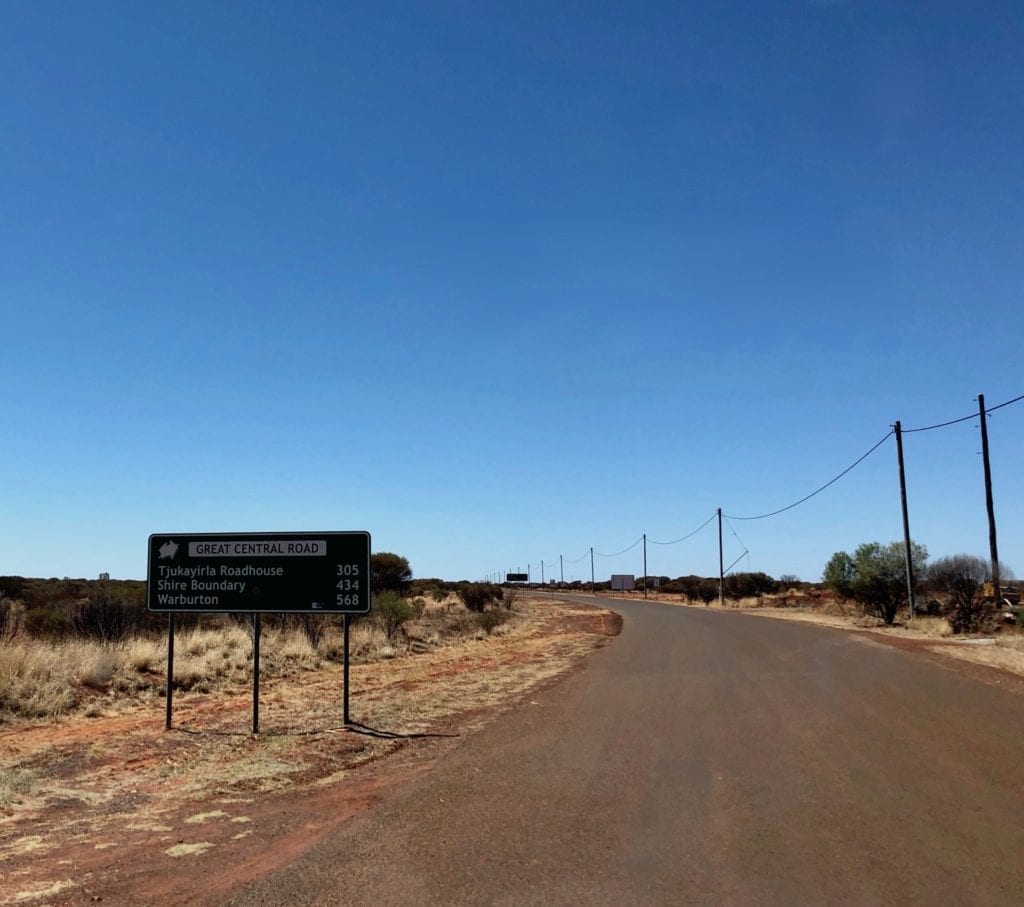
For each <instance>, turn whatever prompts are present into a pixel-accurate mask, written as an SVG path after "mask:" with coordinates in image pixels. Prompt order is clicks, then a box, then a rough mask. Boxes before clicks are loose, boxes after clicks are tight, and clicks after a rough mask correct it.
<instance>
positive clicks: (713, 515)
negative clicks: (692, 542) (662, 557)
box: [647, 510, 718, 545]
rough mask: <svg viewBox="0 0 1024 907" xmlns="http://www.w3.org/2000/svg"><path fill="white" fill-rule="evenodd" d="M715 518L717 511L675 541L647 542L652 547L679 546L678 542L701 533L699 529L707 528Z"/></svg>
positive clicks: (651, 540) (652, 540) (650, 540)
mask: <svg viewBox="0 0 1024 907" xmlns="http://www.w3.org/2000/svg"><path fill="white" fill-rule="evenodd" d="M716 516H718V511H717V510H716V511H715V512H714V513H713V514H711V516H709V517H708V518H707V519H706V520H705V521H704V522H703V523H701V524H700V525H699V526H698V527H697V528H696V529H694V530H693V532H688V533H686V535H684V536H683V537H682V538H678V539H676V540H675V541H672V542H658V541H655V540H654V539H648V540H647V541H649V542H650V543H651V544H652V545H677V544H679V542H685V541H686V540H687V539H688V538H691V537H692V536H695V535H696V534H697V533H698V532H700V531H701V529H703V528H704V527H705V526H707V524H708V523H710V522H711V521H712V520H713V519H714V518H715V517H716Z"/></svg>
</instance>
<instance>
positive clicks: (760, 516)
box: [723, 430, 893, 520]
mask: <svg viewBox="0 0 1024 907" xmlns="http://www.w3.org/2000/svg"><path fill="white" fill-rule="evenodd" d="M892 436H893V432H892V431H891V430H890V431H889V433H888V434H886V436H885V437H884V438H882V440H881V441H879V442H878V443H877V444H876V445H875V446H874V447H872V448H871V449H870V450H869V451H868V452H867V453H865V454H862V455H861V456H859V457H858V458H857V459H856V460H854V461H853V462H852V463H851V464H850V465H849V466H847V467H846V469H844V470H843V471H842V472H841V473H839V475H837V476H836V477H835V478H834V479H830V480H829V481H828V482H826V483H825V484H824V485H822V486H821V488H818V489H816V490H814V491H812V492H811V493H810V494H809V495H807V496H806V497H803V498H800V500H799V501H794V502H793V503H792V504H789V505H788V506H786V507H780V508H779V509H778V510H773V511H772V512H771V513H760V514H758V515H757V516H731V515H730V516H728V517H727V519H730V520H763V519H766V518H767V517H770V516H777V515H778V514H780V513H785V512H786V511H787V510H792V509H793V508H794V507H798V506H800V505H801V504H803V503H804V502H805V501H809V500H810V499H811V498H813V497H814V496H815V495H817V494H821V492H823V491H824V490H825V489H826V488H828V487H829V486H830V485H835V483H836V482H838V481H839V480H840V479H841V478H842V477H843V476H845V475H846V474H847V473H848V472H849V471H850V470H851V469H853V468H854V467H855V466H858V465H860V464H861V463H862V462H863V461H864V460H866V459H867V458H868V457H869V456H871V454H873V453H874V452H875V451H876V450H878V448H879V447H881V446H882V445H883V444H884V443H885V442H886V441H888V440H889V438H891V437H892ZM723 516H724V514H723Z"/></svg>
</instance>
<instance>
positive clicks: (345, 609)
mask: <svg viewBox="0 0 1024 907" xmlns="http://www.w3.org/2000/svg"><path fill="white" fill-rule="evenodd" d="M147 578H148V582H147V591H146V607H148V608H149V610H150V611H167V612H173V611H255V612H262V613H270V612H313V613H322V612H331V613H334V614H367V613H369V610H370V534H369V533H368V532H276V533H215V534H203V535H196V534H192V533H170V534H158V535H151V536H150V537H149V569H148V572H147Z"/></svg>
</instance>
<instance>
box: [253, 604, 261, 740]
mask: <svg viewBox="0 0 1024 907" xmlns="http://www.w3.org/2000/svg"><path fill="white" fill-rule="evenodd" d="M252 732H253V734H254V735H255V734H258V733H259V732H260V615H259V612H257V613H256V614H253V616H252Z"/></svg>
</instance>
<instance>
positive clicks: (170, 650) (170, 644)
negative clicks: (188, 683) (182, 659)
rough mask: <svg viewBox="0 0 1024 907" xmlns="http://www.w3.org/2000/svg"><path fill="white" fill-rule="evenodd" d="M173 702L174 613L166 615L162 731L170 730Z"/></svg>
mask: <svg viewBox="0 0 1024 907" xmlns="http://www.w3.org/2000/svg"><path fill="white" fill-rule="evenodd" d="M173 700H174V613H173V612H172V613H170V614H168V615H167V718H166V720H165V721H164V730H167V731H169V730H170V729H171V703H172V702H173Z"/></svg>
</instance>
